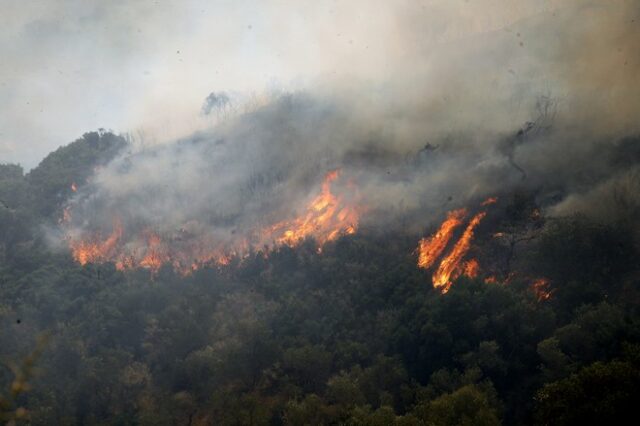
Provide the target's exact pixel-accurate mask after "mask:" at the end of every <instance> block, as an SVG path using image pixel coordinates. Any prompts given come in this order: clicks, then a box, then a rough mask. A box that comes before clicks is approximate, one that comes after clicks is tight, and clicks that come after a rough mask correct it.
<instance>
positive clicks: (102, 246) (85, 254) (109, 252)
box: [69, 219, 122, 265]
mask: <svg viewBox="0 0 640 426" xmlns="http://www.w3.org/2000/svg"><path fill="white" fill-rule="evenodd" d="M121 237H122V225H121V224H120V221H119V220H118V219H116V220H114V222H113V231H112V232H111V235H109V237H107V239H105V240H104V241H100V239H99V238H95V239H92V240H90V241H82V240H81V241H73V240H69V245H70V246H71V251H72V255H73V258H74V259H75V260H76V261H77V262H78V263H79V264H81V265H86V264H87V263H97V262H104V261H107V260H109V259H111V258H112V257H113V256H114V254H115V253H114V250H115V249H116V247H117V244H118V241H119V240H120V238H121Z"/></svg>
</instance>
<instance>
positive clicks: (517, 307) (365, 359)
mask: <svg viewBox="0 0 640 426" xmlns="http://www.w3.org/2000/svg"><path fill="white" fill-rule="evenodd" d="M128 144H129V142H128V141H127V140H126V139H125V138H123V137H121V136H117V135H115V134H113V133H110V132H108V131H103V130H100V131H96V132H90V133H86V134H85V135H84V136H83V137H82V138H80V139H78V140H77V141H75V142H73V143H71V144H69V145H66V146H64V147H61V148H59V149H58V150H56V151H55V152H52V153H51V154H49V155H48V156H47V157H46V158H45V159H44V160H42V162H41V163H40V164H39V165H38V166H37V167H35V168H34V169H32V170H31V171H29V172H27V173H25V171H24V170H23V169H22V168H21V167H20V166H18V165H14V164H3V165H0V324H1V326H0V361H1V364H0V385H1V387H0V421H2V422H5V423H7V424H13V425H19V424H33V425H53V424H57V425H165V424H166V425H206V424H217V425H332V424H333V425H407V426H408V425H438V426H440V425H498V424H507V425H521V424H536V425H573V424H624V423H626V422H627V420H626V419H629V418H633V415H634V413H635V409H636V408H637V403H638V402H640V399H639V398H640V303H639V302H640V292H639V290H638V285H639V284H640V262H638V259H639V256H640V248H639V246H638V239H637V219H638V216H637V210H633V208H637V206H633V205H631V206H626V205H622V204H624V203H623V201H624V200H623V199H620V200H619V201H620V204H621V206H617V207H616V208H617V209H618V210H620V211H622V210H624V208H626V210H624V211H627V212H628V214H626V215H622V214H621V215H618V216H617V217H616V219H615V220H608V221H602V220H598V219H597V218H594V217H592V216H587V215H584V214H580V213H569V214H565V215H557V214H556V215H548V214H547V212H546V210H545V205H544V203H542V202H541V201H540V197H539V194H538V193H537V192H536V189H535V188H532V187H531V186H524V185H520V186H519V185H515V186H512V187H509V188H508V189H505V190H503V191H502V192H501V193H499V194H496V196H497V201H496V202H495V204H493V205H492V206H488V207H487V209H486V211H487V217H486V219H484V221H483V222H481V223H480V224H479V225H478V226H477V228H476V229H475V238H474V239H473V241H472V242H471V247H470V248H469V253H472V254H474V255H475V256H476V257H477V258H478V259H479V260H480V264H481V265H482V266H483V270H484V271H485V272H482V273H479V274H466V275H465V274H461V275H460V276H458V277H455V278H453V279H452V282H451V286H450V288H449V290H448V291H446V292H444V293H443V292H442V291H440V290H439V289H438V288H434V287H433V286H432V283H431V275H430V273H429V272H428V271H427V270H426V269H424V268H420V267H418V264H417V262H418V253H417V252H416V245H417V242H418V241H419V240H420V238H422V237H424V236H426V235H431V234H433V233H434V232H435V231H436V230H437V228H438V225H439V223H440V222H441V220H442V219H444V217H443V216H441V217H440V218H439V220H434V221H432V222H431V223H430V225H426V226H425V227H424V229H422V232H419V233H414V232H413V231H409V230H406V231H404V232H402V229H401V228H402V227H394V226H390V225H389V226H374V225H372V224H367V223H362V224H361V225H360V226H359V228H358V230H357V232H348V233H342V234H341V235H339V236H338V237H336V238H331V239H330V240H328V241H326V242H323V244H320V242H318V241H316V240H315V239H314V238H313V236H309V237H306V238H303V239H302V240H301V241H300V242H299V243H296V244H281V245H278V246H276V247H272V248H267V247H264V248H261V247H257V248H252V249H251V250H249V251H248V252H247V253H246V254H245V255H243V256H242V257H239V256H235V257H231V258H230V259H228V260H226V261H225V262H209V263H206V264H202V265H201V266H200V267H198V268H194V270H193V271H191V272H190V273H188V274H184V273H181V272H180V271H178V270H176V268H172V267H171V265H170V264H162V265H159V266H158V267H157V268H156V267H151V268H149V267H140V266H138V267H131V268H126V269H123V268H120V267H117V266H118V265H116V263H115V262H113V261H111V260H109V259H107V260H106V261H103V262H86V263H85V264H82V263H80V262H78V261H77V258H74V256H73V253H72V252H71V251H70V250H69V249H68V248H67V247H57V248H55V247H54V248H52V243H51V241H50V240H51V239H52V237H51V235H50V233H51V231H50V230H51V229H53V228H55V227H56V226H58V224H59V223H60V220H61V219H60V218H61V217H62V216H63V215H64V207H65V205H66V203H67V202H68V200H69V199H70V198H71V197H72V196H73V195H74V193H75V191H76V190H78V189H77V188H76V185H78V186H81V185H82V184H83V182H87V181H88V180H89V179H90V177H91V176H92V175H93V174H94V173H95V170H96V169H97V168H100V167H104V166H105V165H107V164H108V163H109V162H110V161H112V160H113V159H114V158H116V157H117V156H118V155H120V153H122V152H123V151H126V150H127V149H129V147H128ZM615 146H616V147H617V148H616V149H618V151H617V154H615V152H614V154H615V155H613V157H611V158H613V160H611V161H618V162H623V163H624V164H629V165H634V164H638V161H640V151H638V149H637V147H638V146H640V139H638V138H637V137H636V138H630V139H629V138H627V139H625V140H622V141H620V142H619V143H617V145H615ZM616 155H617V156H616ZM618 164H620V163H618ZM636 182H637V181H636ZM80 190H81V189H80ZM636 190H637V187H636ZM399 229H400V230H399ZM498 232H499V234H498ZM319 247H320V249H319Z"/></svg>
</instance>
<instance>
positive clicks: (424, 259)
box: [418, 209, 467, 269]
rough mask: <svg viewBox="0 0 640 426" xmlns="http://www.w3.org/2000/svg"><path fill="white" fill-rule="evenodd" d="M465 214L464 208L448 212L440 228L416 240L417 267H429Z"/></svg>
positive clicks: (438, 255) (436, 258)
mask: <svg viewBox="0 0 640 426" xmlns="http://www.w3.org/2000/svg"><path fill="white" fill-rule="evenodd" d="M466 215H467V211H466V210H465V209H460V210H454V211H451V212H449V213H448V215H447V219H446V220H445V221H444V222H442V225H440V228H439V229H438V230H437V231H436V233H435V234H433V235H432V236H431V237H429V238H422V239H421V240H420V241H419V242H418V267H420V268H423V269H429V268H430V267H431V266H433V264H434V263H435V261H436V260H438V258H439V257H440V255H441V254H442V252H443V251H444V249H445V248H446V247H447V244H449V240H451V237H452V236H453V231H454V230H455V229H456V228H457V227H458V226H460V225H462V220H463V219H464V217H465V216H466Z"/></svg>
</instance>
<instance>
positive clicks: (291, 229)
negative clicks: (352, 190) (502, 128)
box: [264, 170, 358, 246]
mask: <svg viewBox="0 0 640 426" xmlns="http://www.w3.org/2000/svg"><path fill="white" fill-rule="evenodd" d="M339 174H340V171H339V170H333V171H331V172H329V173H327V174H326V176H325V178H324V181H323V182H322V189H321V192H320V194H319V195H318V196H317V197H315V198H314V199H313V200H312V201H311V202H310V203H309V205H308V206H307V208H306V213H304V214H303V215H302V216H300V217H297V218H295V219H293V220H285V221H282V222H278V223H276V224H275V225H272V226H271V227H269V228H267V229H266V230H265V231H264V234H265V235H266V236H267V238H269V237H270V238H271V239H272V240H274V241H275V242H276V244H280V245H288V246H294V245H296V244H298V243H299V242H300V241H301V240H303V239H304V238H306V237H308V236H313V237H314V238H315V240H316V241H317V242H318V243H319V244H320V245H324V244H325V243H326V242H328V241H333V240H335V239H337V238H338V237H339V236H340V235H351V234H354V233H355V232H356V229H357V228H358V209H357V208H356V207H355V206H351V205H344V204H345V202H344V200H343V198H342V197H340V196H335V195H334V194H332V193H331V183H332V182H333V181H335V180H336V179H337V178H338V176H339Z"/></svg>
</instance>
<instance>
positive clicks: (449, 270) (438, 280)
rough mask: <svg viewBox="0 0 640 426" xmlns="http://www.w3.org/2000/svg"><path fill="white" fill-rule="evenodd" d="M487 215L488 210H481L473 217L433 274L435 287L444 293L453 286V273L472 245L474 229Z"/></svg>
mask: <svg viewBox="0 0 640 426" xmlns="http://www.w3.org/2000/svg"><path fill="white" fill-rule="evenodd" d="M486 215H487V213H486V212H480V213H478V214H476V215H475V216H474V217H473V218H472V219H471V221H470V222H469V224H468V225H467V228H466V229H465V230H464V233H463V234H462V236H461V237H460V239H459V240H458V242H457V243H456V245H455V246H454V247H453V249H452V250H451V253H449V254H448V255H447V256H446V257H445V258H444V259H442V262H440V266H439V267H438V269H437V270H436V272H435V273H434V274H433V277H432V279H433V286H434V287H435V288H439V289H440V290H441V291H442V293H446V292H447V291H449V287H451V281H450V278H451V274H453V273H454V271H455V270H456V269H457V268H459V267H460V262H461V261H462V259H463V258H464V256H465V255H466V254H467V252H468V251H469V247H470V246H471V239H472V238H473V233H474V230H475V228H476V227H477V226H478V225H479V224H480V222H481V221H482V219H483V218H484V217H485V216H486Z"/></svg>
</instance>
